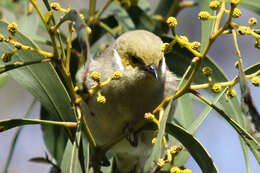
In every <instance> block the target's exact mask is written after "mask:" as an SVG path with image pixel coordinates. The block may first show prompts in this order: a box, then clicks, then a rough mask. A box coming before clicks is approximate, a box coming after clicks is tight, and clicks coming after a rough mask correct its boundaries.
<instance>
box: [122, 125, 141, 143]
mask: <svg viewBox="0 0 260 173" xmlns="http://www.w3.org/2000/svg"><path fill="white" fill-rule="evenodd" d="M134 125H135V123H134V122H129V123H127V124H126V126H125V127H124V129H123V131H124V134H125V136H126V139H127V140H128V141H129V143H130V144H131V145H132V146H133V147H137V144H138V141H137V137H136V134H134V133H133V128H134Z"/></svg>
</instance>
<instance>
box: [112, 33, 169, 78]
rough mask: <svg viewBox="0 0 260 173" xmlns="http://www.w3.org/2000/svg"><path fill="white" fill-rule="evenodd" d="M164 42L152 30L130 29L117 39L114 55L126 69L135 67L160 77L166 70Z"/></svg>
mask: <svg viewBox="0 0 260 173" xmlns="http://www.w3.org/2000/svg"><path fill="white" fill-rule="evenodd" d="M162 44H163V43H162V40H161V39H160V38H159V37H157V36H156V35H154V34H153V33H151V32H148V31H144V30H136V31H129V32H126V33H124V34H122V35H121V36H120V37H119V38H118V39H117V40H116V41H115V43H114V45H113V49H114V56H116V57H117V61H120V62H119V63H121V66H122V67H123V68H124V69H126V68H128V69H129V68H130V69H135V70H138V71H140V72H142V73H145V74H147V75H152V76H153V77H154V78H156V79H160V78H162V77H163V76H164V73H165V71H166V64H165V59H164V54H163V52H162V50H161V45H162Z"/></svg>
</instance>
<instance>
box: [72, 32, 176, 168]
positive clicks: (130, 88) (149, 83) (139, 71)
mask: <svg viewBox="0 0 260 173" xmlns="http://www.w3.org/2000/svg"><path fill="white" fill-rule="evenodd" d="M161 45H162V41H161V39H160V38H159V37H157V36H156V35H154V34H153V33H150V32H148V31H144V30H136V31H129V32H126V33H124V34H122V35H121V36H120V37H119V38H118V39H117V40H116V41H115V43H114V44H113V45H111V46H110V47H109V48H107V49H106V50H105V51H104V52H103V53H102V54H101V55H100V56H99V57H97V58H96V59H95V60H91V61H90V63H89V73H91V72H93V71H97V72H99V73H100V74H101V78H102V79H103V80H106V79H107V78H109V77H110V76H111V75H112V74H113V72H115V71H121V72H122V74H123V76H122V78H121V79H119V80H116V81H112V82H111V83H109V84H108V85H105V86H104V87H102V88H101V93H102V95H104V96H105V97H106V103H105V104H100V103H97V101H96V96H91V97H90V98H88V99H87V100H85V103H86V104H85V108H86V118H87V122H88V125H89V127H90V129H91V132H92V133H93V135H94V137H95V139H96V141H97V144H98V145H104V144H106V143H108V142H110V141H111V140H113V139H115V138H116V137H118V136H119V135H121V134H122V133H124V129H126V127H127V126H129V125H134V124H135V123H137V122H138V121H140V120H142V119H144V114H145V113H146V112H151V111H153V109H154V108H155V107H156V106H157V105H159V104H160V102H161V101H162V100H163V98H164V97H166V96H170V95H173V94H174V93H175V91H176V86H177V80H176V77H175V75H173V74H172V73H171V72H169V71H168V70H167V69H166V65H165V60H164V55H163V52H162V51H161ZM82 69H83V68H82ZM82 69H81V70H80V71H79V72H78V74H77V76H78V79H79V80H78V82H80V78H81V76H82V72H83V70H82ZM93 84H95V83H94V81H93V80H92V79H90V78H89V79H88V80H87V81H86V83H85V85H87V86H88V88H90V86H91V85H93ZM153 137H154V136H153V133H152V132H140V133H138V135H137V143H138V144H137V146H136V147H134V146H132V145H131V144H130V143H129V141H127V140H126V139H124V140H123V141H121V142H120V143H118V144H116V145H115V146H114V147H113V148H112V149H111V151H112V153H113V155H114V156H115V158H116V164H117V168H118V170H120V172H129V171H132V169H133V168H134V167H135V166H136V165H137V166H138V167H142V166H143V163H144V160H145V159H146V158H147V156H148V155H149V151H150V149H151V147H152V143H151V141H152V138H153Z"/></svg>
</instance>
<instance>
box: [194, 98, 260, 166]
mask: <svg viewBox="0 0 260 173" xmlns="http://www.w3.org/2000/svg"><path fill="white" fill-rule="evenodd" d="M198 97H199V98H200V99H201V100H202V101H203V102H205V103H206V104H208V105H209V106H211V107H212V108H214V110H215V111H217V112H218V113H219V115H221V116H222V117H223V118H224V119H225V120H226V121H227V122H228V123H229V124H230V125H231V126H232V127H233V128H234V129H235V130H236V131H237V133H238V134H239V135H240V137H241V138H242V139H243V140H244V141H245V142H246V144H247V145H248V146H249V148H250V149H251V151H252V152H253V154H254V156H255V158H256V160H257V161H258V162H259V163H260V152H259V151H260V144H259V143H258V142H257V141H256V140H255V139H254V138H253V137H252V136H251V135H250V134H249V133H248V132H247V131H246V130H245V129H244V128H243V127H241V126H240V125H239V124H238V123H237V122H236V121H234V120H233V119H232V118H231V117H230V116H229V115H228V114H227V112H226V111H224V110H222V109H221V108H219V107H217V106H216V105H215V104H212V103H211V102H210V101H209V100H207V99H206V98H204V97H202V96H200V95H198ZM231 106H233V105H231ZM233 109H234V108H233Z"/></svg>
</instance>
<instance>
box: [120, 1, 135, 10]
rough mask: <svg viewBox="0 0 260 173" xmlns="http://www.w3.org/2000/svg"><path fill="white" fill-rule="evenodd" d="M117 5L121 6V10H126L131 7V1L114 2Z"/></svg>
mask: <svg viewBox="0 0 260 173" xmlns="http://www.w3.org/2000/svg"><path fill="white" fill-rule="evenodd" d="M116 1H117V3H119V5H121V6H122V7H123V8H125V9H128V8H130V7H131V5H132V3H131V0H116Z"/></svg>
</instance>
